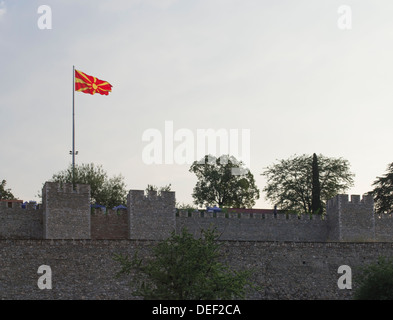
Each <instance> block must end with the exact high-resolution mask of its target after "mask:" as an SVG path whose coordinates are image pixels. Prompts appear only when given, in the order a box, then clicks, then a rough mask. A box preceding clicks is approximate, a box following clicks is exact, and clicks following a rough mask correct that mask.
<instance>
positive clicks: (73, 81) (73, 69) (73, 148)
mask: <svg viewBox="0 0 393 320" xmlns="http://www.w3.org/2000/svg"><path fill="white" fill-rule="evenodd" d="M72 188H73V189H74V188H75V66H72Z"/></svg>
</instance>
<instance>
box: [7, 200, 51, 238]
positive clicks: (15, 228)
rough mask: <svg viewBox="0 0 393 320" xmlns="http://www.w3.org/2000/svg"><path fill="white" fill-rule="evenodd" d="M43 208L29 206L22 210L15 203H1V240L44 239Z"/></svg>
mask: <svg viewBox="0 0 393 320" xmlns="http://www.w3.org/2000/svg"><path fill="white" fill-rule="evenodd" d="M42 215H43V210H42V208H35V206H33V205H32V204H27V206H26V208H22V207H21V204H20V203H14V204H13V207H11V208H9V207H8V205H7V202H1V201H0V239H42V232H43V226H42Z"/></svg>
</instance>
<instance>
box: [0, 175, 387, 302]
mask: <svg viewBox="0 0 393 320" xmlns="http://www.w3.org/2000/svg"><path fill="white" fill-rule="evenodd" d="M89 201H90V190H89V186H84V185H78V186H77V187H76V189H75V190H73V189H72V188H71V186H70V185H64V186H60V185H59V184H57V183H49V182H47V183H46V184H45V186H44V188H43V203H42V204H41V205H38V206H33V205H29V204H28V205H27V208H25V209H22V208H21V207H20V204H17V203H7V202H0V299H138V297H134V296H132V295H131V291H130V285H129V284H130V278H128V277H123V278H119V279H117V278H115V274H116V272H118V271H119V269H120V266H119V265H118V264H117V263H116V262H115V261H114V260H113V257H114V254H117V253H121V254H127V255H130V256H132V255H133V254H134V253H135V252H136V251H138V252H139V254H140V256H141V257H144V258H149V257H150V256H151V252H152V251H151V250H152V249H153V248H154V246H156V245H157V243H158V241H159V240H161V239H163V238H165V237H167V236H168V235H169V234H170V233H171V232H172V231H177V232H178V231H180V230H181V228H182V227H187V228H188V229H189V231H191V232H193V233H194V234H195V235H198V233H199V231H200V229H201V228H207V227H210V226H215V227H217V229H218V231H219V232H220V233H221V238H220V240H222V254H223V256H222V259H223V260H225V261H227V262H228V263H229V264H230V265H231V267H232V268H234V269H238V270H243V269H248V268H251V269H252V270H254V271H255V272H254V275H253V282H254V283H255V284H257V285H260V286H261V289H259V290H257V291H252V292H249V293H248V294H247V299H351V298H352V296H353V290H348V289H346V290H343V289H339V288H338V286H337V280H338V278H339V277H340V274H338V268H339V266H341V265H348V266H350V267H351V268H352V273H353V276H354V277H356V275H357V274H358V272H359V268H360V267H362V266H363V265H365V264H368V263H370V262H375V261H376V260H377V258H378V257H379V256H381V255H383V256H386V257H393V232H392V230H393V219H392V218H391V217H390V216H382V217H380V216H378V215H375V214H374V211H373V203H372V198H370V197H367V196H363V198H362V199H361V198H360V196H352V197H351V199H350V200H349V197H348V195H338V196H336V197H335V198H334V199H331V200H330V201H329V202H328V203H327V214H326V216H325V217H324V218H323V219H321V217H319V216H318V217H316V218H315V217H314V218H312V219H310V217H309V216H300V217H297V216H295V215H285V214H280V213H278V214H277V215H273V214H270V213H264V214H261V213H255V212H254V213H250V212H249V211H247V210H244V212H243V213H242V212H237V213H233V212H228V213H223V212H217V213H209V212H205V213H201V212H190V213H189V212H185V211H180V212H177V213H176V210H175V193H174V192H163V193H162V194H157V193H156V192H150V193H149V194H148V195H145V194H144V192H143V191H138V190H136V191H135V190H131V191H130V193H129V195H128V205H127V209H121V210H118V211H113V210H101V209H98V210H93V211H92V210H91V208H90V205H89ZM9 206H10V207H9ZM41 265H48V266H50V267H51V270H52V282H53V288H52V289H51V290H46V289H45V290H41V289H39V288H38V286H37V279H38V278H39V276H40V275H39V274H37V269H38V268H39V267H40V266H41ZM353 289H356V282H354V284H353Z"/></svg>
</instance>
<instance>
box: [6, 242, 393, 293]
mask: <svg viewBox="0 0 393 320" xmlns="http://www.w3.org/2000/svg"><path fill="white" fill-rule="evenodd" d="M157 243H158V242H157V241H142V240H0V270H1V275H0V299H7V300H14V299H25V300H30V299H37V300H45V299H59V300H68V299H74V300H80V299H103V300H108V299H132V300H134V299H138V297H135V296H133V295H132V294H131V289H132V288H131V285H132V281H131V280H132V278H131V277H127V276H122V277H120V278H116V277H115V275H116V273H117V272H118V271H119V270H120V265H119V264H118V263H117V262H116V261H114V259H113V257H114V254H123V255H128V256H130V257H132V256H133V254H134V253H135V252H136V251H138V253H139V256H140V257H141V258H143V259H148V258H149V257H151V252H152V249H153V248H154V247H155V246H156V245H157ZM221 245H222V246H221V253H222V260H223V261H225V262H228V263H229V265H230V267H231V268H233V269H235V270H245V269H251V270H253V271H254V274H253V276H252V281H253V282H254V284H256V285H258V286H259V289H258V290H256V291H249V292H248V293H247V299H262V300H266V299H271V300H289V299H291V300H304V299H311V300H318V299H326V300H347V299H352V297H353V293H354V290H356V289H357V285H358V284H357V282H356V277H357V275H358V274H359V270H360V268H361V267H363V266H365V265H367V264H369V263H372V262H376V261H377V259H378V257H379V256H386V257H393V243H346V242H331V243H329V242H326V243H322V242H314V243H311V242H268V241H265V242H262V241H259V242H255V241H223V242H221ZM41 265H47V266H50V268H51V270H52V289H44V290H41V289H39V288H38V286H37V281H38V278H39V277H40V275H39V274H37V270H38V268H39V266H41ZM341 265H348V266H349V267H351V269H352V277H353V278H352V279H353V285H352V289H351V290H349V289H344V290H343V289H339V288H338V286H337V280H338V279H339V277H340V276H341V274H339V273H338V268H339V266H341Z"/></svg>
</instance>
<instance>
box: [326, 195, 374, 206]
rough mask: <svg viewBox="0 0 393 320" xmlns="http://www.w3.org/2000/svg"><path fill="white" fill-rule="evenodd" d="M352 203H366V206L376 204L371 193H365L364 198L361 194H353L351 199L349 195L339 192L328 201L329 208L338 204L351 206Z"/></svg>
mask: <svg viewBox="0 0 393 320" xmlns="http://www.w3.org/2000/svg"><path fill="white" fill-rule="evenodd" d="M351 205H364V206H368V207H371V206H374V199H373V197H372V196H371V195H367V194H364V195H363V196H362V198H361V197H360V195H355V194H354V195H351V200H349V195H347V194H338V195H336V196H335V197H334V198H332V199H330V200H328V201H327V208H333V207H337V206H351Z"/></svg>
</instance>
